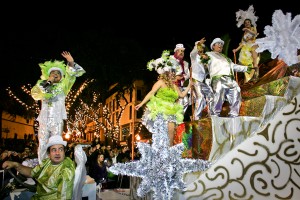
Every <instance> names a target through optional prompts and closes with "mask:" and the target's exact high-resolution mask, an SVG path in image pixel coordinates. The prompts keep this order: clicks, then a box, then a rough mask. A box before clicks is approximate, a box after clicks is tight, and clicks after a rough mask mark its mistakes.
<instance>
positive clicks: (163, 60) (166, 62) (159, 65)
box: [147, 50, 172, 74]
mask: <svg viewBox="0 0 300 200" xmlns="http://www.w3.org/2000/svg"><path fill="white" fill-rule="evenodd" d="M171 68H172V63H171V61H170V51H169V50H164V51H163V52H162V54H161V57H160V58H157V59H156V60H154V59H152V60H150V61H149V62H148V63H147V69H148V70H150V71H152V69H155V70H156V72H157V73H158V74H163V73H165V72H166V71H170V70H171Z"/></svg>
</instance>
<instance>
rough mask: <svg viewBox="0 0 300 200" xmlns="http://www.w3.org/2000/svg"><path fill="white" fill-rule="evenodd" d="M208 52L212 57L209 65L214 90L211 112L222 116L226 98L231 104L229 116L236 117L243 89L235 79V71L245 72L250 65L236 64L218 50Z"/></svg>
mask: <svg viewBox="0 0 300 200" xmlns="http://www.w3.org/2000/svg"><path fill="white" fill-rule="evenodd" d="M206 54H207V55H208V56H209V58H210V60H209V61H208V63H207V67H208V71H209V75H210V78H211V86H212V89H213V92H214V96H213V101H212V103H211V107H210V113H211V115H217V116H220V113H221V111H222V106H223V103H224V101H225V100H226V101H228V102H229V104H230V112H229V117H236V116H238V115H239V111H240V107H241V89H240V87H239V85H238V83H237V82H236V81H235V80H234V73H233V72H234V71H237V72H245V71H247V69H248V66H243V65H238V64H234V63H233V62H232V61H231V60H230V59H229V58H228V57H226V56H225V55H224V54H221V53H218V52H213V51H211V52H207V53H206Z"/></svg>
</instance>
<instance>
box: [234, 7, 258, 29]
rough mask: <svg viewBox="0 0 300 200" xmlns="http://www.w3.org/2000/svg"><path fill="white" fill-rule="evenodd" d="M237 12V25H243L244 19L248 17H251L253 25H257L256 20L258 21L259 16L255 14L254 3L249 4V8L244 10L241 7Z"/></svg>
mask: <svg viewBox="0 0 300 200" xmlns="http://www.w3.org/2000/svg"><path fill="white" fill-rule="evenodd" d="M235 14H236V21H237V22H238V23H237V24H236V25H237V27H241V25H242V24H243V23H244V21H245V20H246V19H250V20H251V24H252V25H253V26H256V21H257V19H258V17H257V16H255V15H254V14H255V12H254V8H253V5H251V6H249V8H248V10H246V11H243V10H241V9H240V10H239V11H237V12H236V13H235Z"/></svg>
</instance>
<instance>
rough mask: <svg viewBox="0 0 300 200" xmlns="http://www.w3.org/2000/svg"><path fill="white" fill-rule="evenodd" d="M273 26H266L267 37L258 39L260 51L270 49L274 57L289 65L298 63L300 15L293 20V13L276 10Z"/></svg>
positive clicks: (258, 49) (257, 50) (258, 50)
mask: <svg viewBox="0 0 300 200" xmlns="http://www.w3.org/2000/svg"><path fill="white" fill-rule="evenodd" d="M272 24H273V26H266V27H265V30H264V34H265V35H266V37H264V38H259V39H256V42H255V43H256V44H257V45H258V48H257V49H256V52H258V53H260V52H263V51H264V50H268V51H269V52H270V53H271V57H272V59H275V58H276V57H278V59H281V60H283V61H284V62H285V63H286V64H287V65H289V66H290V65H293V64H295V63H298V62H299V60H298V57H297V49H300V15H297V16H296V17H295V18H294V19H293V20H292V16H291V13H287V14H286V15H284V14H283V12H282V11H281V10H276V11H275V12H274V13H273V16H272Z"/></svg>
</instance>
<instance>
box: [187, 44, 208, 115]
mask: <svg viewBox="0 0 300 200" xmlns="http://www.w3.org/2000/svg"><path fill="white" fill-rule="evenodd" d="M190 58H191V65H192V66H191V69H192V75H191V76H192V78H193V82H194V84H193V86H194V89H193V93H192V97H191V98H193V97H195V101H193V102H194V103H195V109H194V119H195V120H199V119H200V118H201V116H202V111H203V109H204V108H205V107H206V105H207V104H208V105H210V103H211V101H212V88H211V87H210V86H209V85H207V84H206V83H205V80H206V76H207V74H208V72H207V71H206V70H205V67H204V64H203V63H201V60H200V55H198V50H197V46H196V45H195V47H194V49H193V50H192V52H191V53H190ZM209 107H210V106H209Z"/></svg>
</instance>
